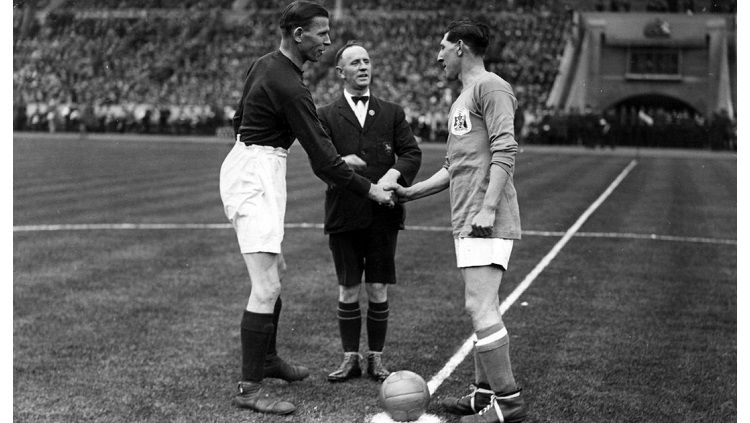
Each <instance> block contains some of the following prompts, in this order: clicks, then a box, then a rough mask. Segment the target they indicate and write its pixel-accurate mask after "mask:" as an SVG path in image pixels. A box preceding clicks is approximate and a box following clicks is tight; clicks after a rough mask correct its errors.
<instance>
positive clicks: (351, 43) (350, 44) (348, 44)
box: [333, 40, 365, 66]
mask: <svg viewBox="0 0 750 423" xmlns="http://www.w3.org/2000/svg"><path fill="white" fill-rule="evenodd" d="M354 46H359V47H362V48H365V46H363V45H362V43H360V42H359V41H357V40H349V41H347V42H346V44H344V45H343V46H342V47H341V48H340V49H339V51H337V52H336V61H335V62H333V63H335V64H336V66H338V65H339V60H341V56H342V55H343V54H344V50H346V49H348V48H349V47H354Z"/></svg>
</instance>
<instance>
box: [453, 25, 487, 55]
mask: <svg viewBox="0 0 750 423" xmlns="http://www.w3.org/2000/svg"><path fill="white" fill-rule="evenodd" d="M446 40H448V41H450V42H452V43H456V42H458V40H462V41H463V42H464V44H466V45H467V46H469V49H471V51H472V52H473V53H474V54H476V55H477V56H480V57H481V56H484V53H485V52H486V51H487V46H489V45H490V27H489V26H488V25H487V24H485V23H483V22H479V21H475V20H472V19H468V18H464V19H459V20H455V21H453V22H451V23H450V24H448V36H447V37H446Z"/></svg>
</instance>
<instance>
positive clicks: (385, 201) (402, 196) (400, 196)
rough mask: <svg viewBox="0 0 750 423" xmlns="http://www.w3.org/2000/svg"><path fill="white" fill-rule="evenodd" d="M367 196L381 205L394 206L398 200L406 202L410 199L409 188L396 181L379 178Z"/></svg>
mask: <svg viewBox="0 0 750 423" xmlns="http://www.w3.org/2000/svg"><path fill="white" fill-rule="evenodd" d="M367 196H368V197H369V198H370V199H371V200H373V201H375V202H377V203H378V204H380V205H381V206H388V207H394V206H395V205H396V202H399V203H405V202H407V201H409V200H410V198H409V194H408V192H407V189H406V188H404V187H402V186H401V185H399V184H398V183H397V182H395V181H383V179H381V180H379V181H378V183H377V184H372V185H370V192H368V193H367Z"/></svg>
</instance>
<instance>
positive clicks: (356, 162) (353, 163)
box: [341, 154, 367, 170]
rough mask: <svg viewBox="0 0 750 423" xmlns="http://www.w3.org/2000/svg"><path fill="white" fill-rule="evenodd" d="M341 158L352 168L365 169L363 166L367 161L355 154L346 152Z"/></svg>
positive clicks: (365, 165)
mask: <svg viewBox="0 0 750 423" xmlns="http://www.w3.org/2000/svg"><path fill="white" fill-rule="evenodd" d="M341 158H342V159H343V160H344V162H345V163H346V164H347V165H348V166H349V167H350V168H352V169H354V170H365V168H366V167H367V162H366V161H364V160H362V158H361V157H359V156H358V155H356V154H348V155H346V156H343V157H341Z"/></svg>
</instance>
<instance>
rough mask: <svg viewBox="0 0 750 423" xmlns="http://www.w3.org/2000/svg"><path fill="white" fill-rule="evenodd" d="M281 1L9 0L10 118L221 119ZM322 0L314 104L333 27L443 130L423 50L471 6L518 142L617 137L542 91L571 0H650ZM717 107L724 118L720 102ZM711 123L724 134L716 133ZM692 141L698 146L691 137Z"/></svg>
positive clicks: (635, 4) (327, 68)
mask: <svg viewBox="0 0 750 423" xmlns="http://www.w3.org/2000/svg"><path fill="white" fill-rule="evenodd" d="M286 3H287V2H286V1H279V0H244V1H243V0H221V1H219V2H208V1H206V0H187V1H178V0H153V1H149V0H104V1H98V0H97V1H94V0H63V1H38V2H19V1H16V2H14V19H13V36H14V45H13V49H14V55H13V89H14V91H13V92H14V129H15V130H36V131H93V132H103V131H106V132H126V131H127V132H143V133H171V134H185V133H195V134H214V133H216V132H217V130H222V128H224V129H223V130H224V131H226V129H225V128H226V126H227V123H228V121H229V119H230V118H231V115H232V114H233V112H234V107H235V106H236V104H237V102H238V100H239V96H240V92H239V89H240V87H241V83H242V75H243V74H244V71H245V70H246V69H247V67H248V65H249V64H250V63H251V61H252V60H253V59H254V58H256V57H259V56H260V55H262V54H265V53H267V52H269V51H271V50H273V49H275V48H277V47H278V46H277V45H276V43H277V38H276V37H271V36H269V34H273V33H275V32H276V31H277V28H276V22H277V13H278V10H279V8H280V7H281V6H282V5H283V4H286ZM322 3H323V4H325V5H326V6H327V7H329V8H330V9H331V10H333V11H334V16H335V17H336V18H335V23H334V25H333V26H332V30H333V32H332V39H333V40H334V46H332V48H331V49H330V50H329V52H327V53H326V55H325V56H324V57H323V59H322V60H321V62H319V63H317V64H309V63H308V66H307V68H306V69H305V78H306V81H307V83H308V86H309V87H310V90H311V92H312V93H313V97H314V99H315V101H316V104H319V105H322V104H326V103H327V102H330V101H332V100H333V98H334V96H336V95H338V93H339V86H338V82H337V81H336V79H335V78H334V71H333V55H334V54H335V50H336V48H337V47H338V46H339V45H341V44H343V43H344V42H345V41H347V40H350V39H358V40H361V41H362V42H363V43H364V44H365V46H366V47H367V48H368V50H369V51H370V54H371V56H372V58H373V61H374V64H375V75H374V81H373V90H376V91H377V92H378V93H380V95H381V96H383V97H384V98H390V99H393V100H394V101H398V102H399V103H400V104H401V105H402V106H403V107H404V109H405V110H406V112H407V117H408V119H409V121H410V122H411V123H412V125H413V127H414V130H415V133H416V134H417V135H418V136H419V137H420V139H421V140H423V141H443V140H445V131H446V122H447V116H446V113H447V111H448V109H449V106H450V103H451V102H452V100H453V97H454V94H455V92H456V89H457V86H456V85H454V84H451V83H448V82H446V81H444V80H443V78H441V75H440V73H441V72H440V69H439V67H438V66H437V63H436V55H437V45H438V44H437V43H438V40H439V39H440V37H441V35H442V34H441V33H440V31H441V30H442V28H444V27H445V25H446V24H447V23H448V22H449V21H450V20H452V19H453V18H455V17H457V16H475V17H479V16H481V17H482V18H483V19H485V20H487V21H488V23H489V24H490V25H491V26H493V27H494V28H497V29H498V30H499V31H497V32H496V34H495V37H494V39H493V44H492V45H491V46H490V48H489V51H488V54H487V68H488V70H490V71H493V72H496V73H497V74H499V75H500V76H502V77H503V78H505V79H506V80H508V81H509V82H510V83H511V84H513V86H514V88H515V90H516V95H517V98H518V103H519V109H518V113H517V126H518V128H517V130H518V136H519V137H521V138H522V139H524V140H526V141H528V142H540V143H542V142H543V143H582V144H586V145H588V143H592V142H591V141H589V140H590V139H594V138H597V139H598V140H599V141H597V143H601V142H604V143H607V144H611V145H621V144H623V143H627V142H626V141H627V140H628V139H629V138H626V137H625V136H624V135H618V136H617V137H615V136H607V135H606V133H601V132H597V131H602V130H603V128H604V127H605V126H606V125H601V124H600V123H598V122H600V121H601V119H602V118H604V116H598V115H597V116H587V114H586V113H585V112H584V111H581V112H576V111H566V112H565V113H563V112H562V111H556V110H552V109H548V108H547V107H546V106H545V103H546V100H547V96H548V95H549V93H550V90H551V88H552V85H553V82H554V80H555V78H556V76H557V74H558V71H559V68H560V61H561V60H562V55H563V51H564V47H565V43H566V40H567V39H569V38H570V37H572V36H574V31H573V29H574V28H573V23H574V15H575V12H576V11H577V10H599V8H609V9H611V10H612V11H622V12H627V11H629V10H633V11H637V10H640V11H645V10H648V8H649V7H654V6H653V5H654V4H655V1H654V0H648V1H623V0H612V1H610V2H608V3H607V4H606V5H604V3H602V2H601V1H598V0H595V1H586V0H583V1H579V2H575V1H573V2H567V3H562V2H557V1H552V0H544V1H541V0H519V1H512V0H511V1H507V0H504V1H496V2H486V1H481V0H458V1H456V2H452V3H450V6H448V7H446V2H444V1H441V0H356V1H351V2H348V1H341V2H338V4H337V2H335V1H323V2H322ZM661 3H664V4H662V5H660V6H659V7H667V9H668V10H671V9H674V10H675V11H676V12H679V13H685V12H686V11H687V10H690V12H688V13H704V12H722V13H726V12H729V13H732V10H734V11H736V2H733V3H732V4H733V6H732V5H731V4H730V3H728V2H721V4H722V5H723V6H721V8H720V9H719V8H717V7H714V6H713V5H712V3H711V2H702V1H683V2H680V3H678V2H676V1H670V2H661ZM696 4H697V6H696ZM342 5H343V7H342ZM665 5H666V6H665ZM728 5H729V6H728ZM693 9H696V11H695V12H694V11H693ZM466 11H469V12H466ZM459 13H460V14H459ZM735 25H736V23H735ZM608 112H609V115H608V116H607V119H605V120H606V121H607V122H608V125H609V127H610V128H615V127H617V128H619V127H621V126H627V125H628V122H630V121H633V118H632V116H631V115H632V113H630V111H629V110H628V111H625V112H618V114H617V116H613V115H612V111H608ZM649 112H650V116H655V118H654V119H655V120H656V121H658V122H660V124H661V123H662V122H664V125H668V126H669V125H673V124H674V122H680V125H682V124H683V123H684V124H685V125H688V126H690V125H699V124H701V122H700V119H703V120H704V122H703V123H704V124H705V125H704V127H705V128H706V132H708V129H707V128H708V127H709V124H708V123H707V122H710V123H711V124H714V123H715V122H725V121H726V120H727V119H724V117H721V118H720V117H718V116H717V117H713V116H709V117H703V116H700V117H699V119H698V120H696V118H695V116H694V115H693V114H691V113H688V111H676V110H658V109H655V110H650V111H649ZM685 120H689V121H690V123H689V124H688V123H685V122H683V121H685ZM728 120H729V122H730V123H731V122H732V121H733V119H732V116H729V117H728ZM561 121H565V124H564V125H563V127H564V128H563V129H560V128H557V123H558V122H561ZM635 121H637V119H636V120H635ZM591 122H594V123H591ZM729 126H731V125H729ZM545 127H546V128H552V127H555V129H554V131H550V130H549V129H547V130H545ZM566 128H567V129H566ZM570 128H573V129H572V132H570V133H569V129H570ZM719 132H721V133H722V134H724V133H727V134H729V135H728V136H730V137H731V128H730V129H727V130H725V131H723V132H722V131H718V130H716V131H715V133H716V134H718V133H719ZM613 133H619V134H623V132H622V131H619V132H618V131H613ZM563 134H564V135H563ZM581 134H583V135H581ZM716 137H719V138H722V139H723V137H724V135H716ZM688 138H689V137H688ZM656 139H661V138H656ZM602 140H603V141H602ZM694 143H695V146H701V147H705V146H706V145H705V143H703V142H701V141H695V142H694ZM727 143H728V144H730V145H731V141H728V142H726V143H725V142H724V141H722V142H713V143H712V145H714V144H715V145H716V146H724V144H727ZM667 144H670V145H671V144H672V142H669V143H667ZM644 145H651V144H648V143H646V144H644ZM722 148H726V147H722Z"/></svg>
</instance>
